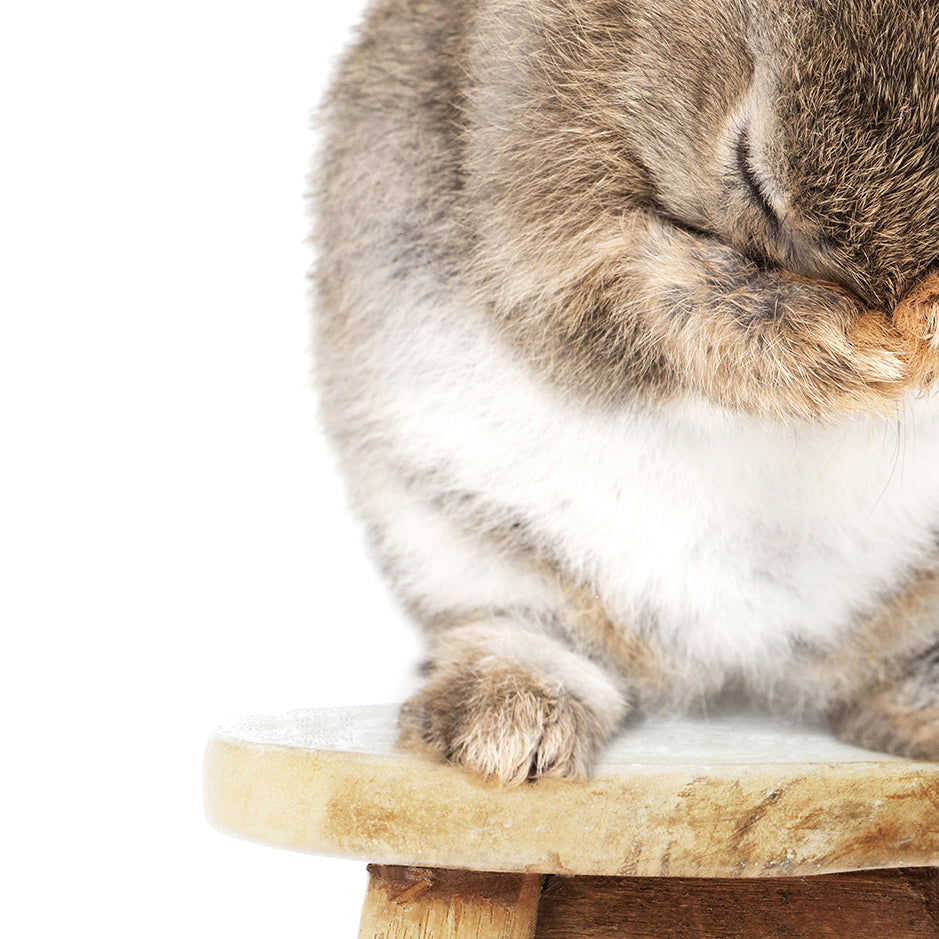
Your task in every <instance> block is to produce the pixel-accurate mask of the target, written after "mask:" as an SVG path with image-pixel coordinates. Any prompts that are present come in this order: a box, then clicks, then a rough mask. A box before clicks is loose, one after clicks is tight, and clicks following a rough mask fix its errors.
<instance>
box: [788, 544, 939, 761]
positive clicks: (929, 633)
mask: <svg viewBox="0 0 939 939" xmlns="http://www.w3.org/2000/svg"><path fill="white" fill-rule="evenodd" d="M905 583H906V586H905V587H904V588H903V589H902V590H900V591H898V593H897V594H896V596H894V597H893V598H892V600H890V601H889V602H887V603H885V604H884V606H883V607H882V608H881V609H880V610H878V611H877V613H876V614H875V615H874V616H873V617H871V618H870V620H868V621H867V622H866V623H864V624H863V625H862V626H861V627H860V628H859V629H857V630H856V631H855V632H854V634H853V636H852V637H851V639H850V640H849V641H848V642H847V643H845V644H844V645H842V646H841V647H840V648H838V649H832V650H829V651H828V653H827V654H826V655H824V656H822V657H819V658H817V659H815V660H814V661H813V662H810V663H809V662H807V663H804V664H805V666H806V667H805V668H803V669H801V670H800V674H801V677H802V680H805V679H808V680H809V681H810V682H813V683H814V686H815V688H816V689H824V691H823V693H824V694H826V695H827V696H828V700H829V701H830V702H831V703H830V704H829V706H828V712H829V717H830V719H831V722H832V726H833V727H834V729H835V730H836V731H837V732H838V733H839V734H840V735H841V736H842V737H844V738H845V739H847V740H850V741H852V742H853V743H857V744H859V745H861V746H864V747H869V748H870V749H873V750H885V751H887V752H890V753H897V754H900V755H903V756H909V757H916V758H920V759H931V760H939V550H937V552H936V553H934V554H933V557H932V560H931V562H927V563H926V564H925V565H924V566H923V567H922V568H921V569H920V570H919V571H918V572H910V574H909V575H908V576H907V578H906V579H905Z"/></svg>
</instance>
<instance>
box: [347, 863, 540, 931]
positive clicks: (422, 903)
mask: <svg viewBox="0 0 939 939" xmlns="http://www.w3.org/2000/svg"><path fill="white" fill-rule="evenodd" d="M368 870H369V884H368V892H367V893H366V895H365V903H364V905H363V907H362V925H361V929H360V931H359V939H532V937H533V936H534V934H535V920H536V918H537V915H538V899H539V895H540V892H541V880H542V878H541V877H540V875H537V874H481V873H475V872H472V871H452V870H433V869H430V868H420V867H385V866H382V865H377V864H372V865H369V869H368Z"/></svg>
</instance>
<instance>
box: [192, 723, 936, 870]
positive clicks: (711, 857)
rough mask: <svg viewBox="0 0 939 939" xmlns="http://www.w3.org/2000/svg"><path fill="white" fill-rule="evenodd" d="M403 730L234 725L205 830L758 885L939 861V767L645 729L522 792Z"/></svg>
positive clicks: (322, 849)
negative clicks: (443, 756)
mask: <svg viewBox="0 0 939 939" xmlns="http://www.w3.org/2000/svg"><path fill="white" fill-rule="evenodd" d="M395 733H396V730H395V709H394V708H393V707H390V708H357V709H347V710H341V711H335V710H326V711H305V712H295V713H291V714H283V715H275V716H272V717H266V718H254V719H251V720H246V721H243V722H240V723H239V724H237V725H233V726H231V727H229V728H227V729H225V730H223V731H221V732H220V733H219V734H218V735H217V736H216V737H215V738H214V739H213V740H212V742H211V743H210V744H209V747H208V749H207V751H206V759H205V804H206V811H207V814H208V817H209V820H210V821H211V822H212V824H214V825H215V826H216V827H218V828H220V829H222V830H223V831H226V832H230V833H232V834H236V835H240V836H242V837H246V838H250V839H253V840H256V841H260V842H263V843H266V844H271V845H277V846H280V847H286V848H292V849H295V850H301V851H311V852H316V853H322V854H333V855H338V856H341V857H351V858H358V859H361V860H364V861H370V862H375V863H381V864H400V865H410V864H417V865H424V866H427V867H439V868H463V869H469V870H483V871H486V870H488V871H515V872H518V873H545V874H586V875H617V876H642V877H646V876H666V877H760V878H763V877H789V876H796V875H804V874H824V873H837V872H841V871H848V870H857V869H865V868H886V867H901V866H911V867H912V866H937V865H939V763H919V762H914V761H909V760H901V759H897V758H894V757H889V756H885V755H882V754H877V753H872V752H868V751H866V750H861V749H859V748H857V747H852V746H850V745H848V744H845V743H843V742H841V741H838V740H836V739H835V738H834V737H832V736H831V734H829V733H827V732H826V731H825V730H824V729H822V728H817V727H814V728H813V727H804V726H803V727H799V726H793V725H791V724H787V723H785V722H781V721H772V720H769V719H753V718H733V719H720V720H711V721H700V720H698V721H695V720H684V721H675V720H672V721H667V720H656V721H652V720H650V721H647V722H645V723H643V724H641V725H638V726H636V727H631V728H627V729H626V730H625V731H624V732H623V734H622V735H621V737H619V738H618V739H617V740H616V741H614V743H613V744H612V745H611V747H610V749H609V751H608V752H607V754H606V756H605V758H604V760H603V762H602V763H601V764H600V766H599V767H598V768H597V771H596V774H595V775H594V776H592V777H591V778H590V779H587V780H585V781H583V782H569V781H564V780H543V781H541V782H539V783H536V784H531V785H523V786H520V787H516V788H504V787H501V786H499V785H498V784H497V783H489V782H486V781H483V780H480V779H478V778H475V777H473V776H470V775H468V774H467V773H464V772H462V771H461V770H459V769H456V768H454V767H452V766H447V765H442V764H439V763H434V762H431V761H428V760H426V759H423V758H421V757H418V756H415V755H414V754H408V753H399V752H397V751H396V750H395V747H394V739H395Z"/></svg>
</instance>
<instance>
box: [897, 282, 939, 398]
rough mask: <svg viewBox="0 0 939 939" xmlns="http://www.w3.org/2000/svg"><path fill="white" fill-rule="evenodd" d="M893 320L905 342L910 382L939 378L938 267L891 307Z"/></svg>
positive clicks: (927, 382)
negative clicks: (894, 306)
mask: <svg viewBox="0 0 939 939" xmlns="http://www.w3.org/2000/svg"><path fill="white" fill-rule="evenodd" d="M893 324H894V327H895V328H896V329H897V330H899V332H900V333H901V335H902V336H903V337H904V339H905V340H906V341H907V342H908V344H909V348H910V352H909V360H910V364H911V366H912V375H911V377H912V380H913V383H914V384H915V385H916V386H918V387H921V388H925V387H927V386H929V385H933V384H935V383H936V382H937V381H939V271H931V272H930V273H929V274H928V275H927V276H926V277H925V278H924V279H923V280H921V281H920V282H919V283H918V284H917V285H916V286H915V287H913V288H912V289H911V290H909V291H907V293H906V294H905V295H904V297H903V298H902V299H901V300H900V302H899V303H898V304H897V306H896V309H894V311H893Z"/></svg>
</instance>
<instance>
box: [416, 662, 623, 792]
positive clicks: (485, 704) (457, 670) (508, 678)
mask: <svg viewBox="0 0 939 939" xmlns="http://www.w3.org/2000/svg"><path fill="white" fill-rule="evenodd" d="M399 722H400V727H401V743H402V744H403V745H404V746H417V747H423V748H429V749H430V750H431V751H433V752H434V753H436V754H437V755H438V756H441V757H443V758H444V759H447V760H450V761H452V762H454V763H458V764H460V765H462V766H464V767H465V768H466V769H468V770H470V771H471V772H474V773H477V774H479V775H481V776H485V777H491V778H496V779H499V780H501V781H503V782H505V783H509V784H517V783H521V782H524V781H525V780H527V779H536V778H538V777H541V776H566V777H575V778H576V777H582V776H584V775H586V773H587V770H588V769H589V766H590V764H591V763H592V762H593V759H594V758H595V756H596V754H597V751H598V750H599V749H600V747H601V746H602V745H603V743H604V742H605V741H606V739H607V737H608V736H609V733H610V726H609V724H610V722H609V720H608V719H606V720H605V719H604V718H603V717H602V716H601V715H599V714H597V713H595V712H594V711H593V709H592V708H590V707H589V706H587V705H586V704H585V703H584V702H583V701H581V700H580V699H579V698H577V697H576V696H575V695H573V694H571V693H570V692H569V691H568V690H566V689H565V688H564V687H563V686H562V685H561V684H560V683H558V682H555V681H552V680H551V679H548V678H543V677H541V676H539V675H537V674H535V673H534V672H532V671H530V670H528V669H526V668H524V667H523V666H520V665H517V664H515V663H509V662H501V663H498V664H496V663H492V664H486V665H482V666H480V665H479V664H478V663H477V664H476V666H475V667H473V668H461V667H459V666H456V665H449V666H446V667H444V668H442V669H440V670H438V671H436V672H435V673H434V674H433V675H432V677H431V678H430V680H429V681H428V682H427V684H426V685H425V686H424V687H423V688H422V689H421V690H420V691H419V692H417V694H415V695H414V696H413V697H412V698H410V699H409V700H408V701H407V702H405V704H404V705H403V707H402V709H401V715H400V718H399Z"/></svg>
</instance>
